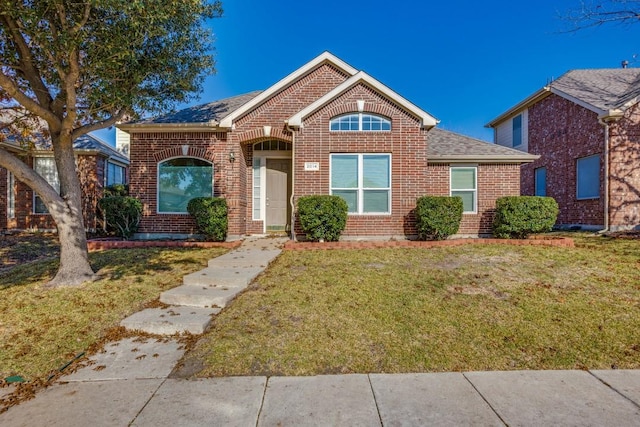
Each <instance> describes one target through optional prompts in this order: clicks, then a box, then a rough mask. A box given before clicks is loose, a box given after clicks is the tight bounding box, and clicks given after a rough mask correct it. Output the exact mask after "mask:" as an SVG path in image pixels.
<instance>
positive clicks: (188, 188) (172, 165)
mask: <svg viewBox="0 0 640 427" xmlns="http://www.w3.org/2000/svg"><path fill="white" fill-rule="evenodd" d="M212 196H213V165H212V164H211V163H210V162H208V161H206V160H202V159H196V158H193V157H177V158H173V159H169V160H165V161H164V162H161V163H159V164H158V212H159V213H180V214H184V213H187V204H188V203H189V200H191V199H194V198H196V197H212Z"/></svg>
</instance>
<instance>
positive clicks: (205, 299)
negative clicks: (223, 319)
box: [160, 285, 246, 309]
mask: <svg viewBox="0 0 640 427" xmlns="http://www.w3.org/2000/svg"><path fill="white" fill-rule="evenodd" d="M245 288H246V285H245V286H217V285H211V286H197V285H182V286H178V287H177V288H173V289H170V290H168V291H165V292H163V293H162V294H160V301H161V302H163V303H165V304H170V305H179V306H186V307H201V308H218V309H219V308H224V307H226V306H227V304H228V303H229V301H231V300H232V299H234V298H235V296H236V295H237V294H239V293H240V292H242V291H243V290H244V289H245Z"/></svg>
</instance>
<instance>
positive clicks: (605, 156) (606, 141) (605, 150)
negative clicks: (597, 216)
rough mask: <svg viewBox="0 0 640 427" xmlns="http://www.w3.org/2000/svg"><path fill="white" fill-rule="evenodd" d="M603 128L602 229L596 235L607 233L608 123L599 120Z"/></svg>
mask: <svg viewBox="0 0 640 427" xmlns="http://www.w3.org/2000/svg"><path fill="white" fill-rule="evenodd" d="M599 122H600V124H601V125H602V126H604V228H603V229H602V230H600V231H599V232H598V233H606V232H607V231H609V123H608V122H607V121H605V120H603V119H600V120H599Z"/></svg>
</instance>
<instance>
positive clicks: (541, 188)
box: [534, 168, 547, 196]
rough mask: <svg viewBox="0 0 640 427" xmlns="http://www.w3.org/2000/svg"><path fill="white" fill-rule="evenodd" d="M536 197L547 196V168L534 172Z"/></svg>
mask: <svg viewBox="0 0 640 427" xmlns="http://www.w3.org/2000/svg"><path fill="white" fill-rule="evenodd" d="M534 181H535V195H536V196H546V195H547V168H537V169H536V170H535V171H534Z"/></svg>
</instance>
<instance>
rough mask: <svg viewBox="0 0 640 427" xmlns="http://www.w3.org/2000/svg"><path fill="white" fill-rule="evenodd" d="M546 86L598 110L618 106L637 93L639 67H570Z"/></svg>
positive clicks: (639, 78) (639, 76)
mask: <svg viewBox="0 0 640 427" xmlns="http://www.w3.org/2000/svg"><path fill="white" fill-rule="evenodd" d="M549 86H550V87H551V88H553V89H556V90H559V91H561V92H563V93H566V94H567V95H569V96H572V97H574V98H576V99H579V100H580V101H582V102H586V103H587V104H589V105H592V106H594V107H596V108H598V109H600V110H605V111H606V110H611V109H619V108H622V107H623V106H624V104H626V103H627V102H629V101H632V100H634V99H635V98H636V97H638V95H640V68H603V69H588V70H571V71H568V72H567V73H565V74H563V75H562V76H561V77H560V78H558V79H557V80H555V81H553V82H552V83H551V84H550V85H549Z"/></svg>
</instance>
